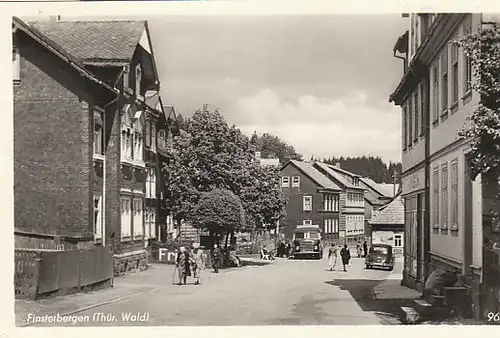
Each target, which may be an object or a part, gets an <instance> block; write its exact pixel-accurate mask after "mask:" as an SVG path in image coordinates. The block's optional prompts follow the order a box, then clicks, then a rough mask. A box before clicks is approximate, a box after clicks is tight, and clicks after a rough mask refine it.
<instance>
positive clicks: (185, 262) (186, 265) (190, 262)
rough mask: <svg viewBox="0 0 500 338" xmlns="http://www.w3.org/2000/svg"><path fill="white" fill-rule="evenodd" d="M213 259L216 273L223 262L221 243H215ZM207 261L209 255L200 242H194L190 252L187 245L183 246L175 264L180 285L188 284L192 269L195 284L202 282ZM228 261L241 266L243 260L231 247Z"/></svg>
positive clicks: (235, 265) (212, 253) (232, 264)
mask: <svg viewBox="0 0 500 338" xmlns="http://www.w3.org/2000/svg"><path fill="white" fill-rule="evenodd" d="M211 261H212V268H213V269H214V270H213V272H214V273H219V269H220V268H221V266H222V263H223V257H222V250H221V249H220V248H219V244H217V243H215V244H214V247H213V249H212V251H211ZM206 262H207V255H206V254H205V253H204V252H203V250H202V249H201V248H200V245H199V243H194V244H193V250H191V251H190V252H188V250H187V249H186V247H184V246H181V247H180V248H179V251H178V252H177V257H176V260H175V266H176V269H177V274H178V276H179V282H178V283H177V284H178V285H183V284H184V285H186V282H187V277H189V276H191V269H192V271H193V275H194V278H195V283H194V284H195V285H198V284H200V273H201V271H202V270H205V268H206ZM227 262H228V264H229V265H231V266H234V267H239V266H241V261H240V259H239V257H238V256H237V255H236V250H234V248H230V249H229V251H228V259H227Z"/></svg>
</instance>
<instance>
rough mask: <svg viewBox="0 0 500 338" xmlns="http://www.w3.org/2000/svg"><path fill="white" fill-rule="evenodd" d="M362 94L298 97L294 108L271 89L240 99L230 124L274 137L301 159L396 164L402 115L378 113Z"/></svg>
mask: <svg viewBox="0 0 500 338" xmlns="http://www.w3.org/2000/svg"><path fill="white" fill-rule="evenodd" d="M367 102H368V97H367V95H366V94H364V93H362V92H352V93H351V94H350V95H348V96H346V97H344V98H340V99H326V98H317V97H315V96H311V95H305V96H301V97H299V99H298V102H297V103H296V104H294V103H290V102H284V101H282V100H280V98H279V97H278V96H277V95H276V94H275V93H274V92H273V91H272V90H271V89H264V90H262V91H260V92H258V93H256V94H255V95H253V96H249V97H243V98H241V99H239V100H238V102H237V108H236V111H237V112H238V115H236V116H235V114H232V115H231V116H228V117H227V118H228V121H229V122H230V123H234V122H233V120H234V119H237V120H238V121H239V122H240V123H238V124H237V125H238V126H239V127H240V129H241V130H242V131H243V132H245V133H247V134H251V133H252V132H253V131H254V130H255V131H257V132H259V133H262V132H269V133H272V134H275V135H277V136H279V137H280V138H282V139H283V140H285V141H286V142H287V143H289V144H291V145H293V146H294V147H295V148H296V149H297V151H299V152H300V153H302V154H303V155H304V156H306V158H307V157H309V156H310V155H311V154H314V155H315V156H319V157H330V156H361V155H372V156H380V157H382V158H383V159H384V160H385V161H400V159H401V158H400V157H401V155H400V143H401V142H400V140H401V130H400V121H401V112H400V110H399V109H398V108H396V107H394V108H390V109H388V110H380V109H377V108H374V107H372V106H370V105H368V104H367ZM388 107H390V106H388Z"/></svg>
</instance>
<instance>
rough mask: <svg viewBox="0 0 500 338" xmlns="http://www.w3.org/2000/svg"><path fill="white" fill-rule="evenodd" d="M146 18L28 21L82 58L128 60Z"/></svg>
mask: <svg viewBox="0 0 500 338" xmlns="http://www.w3.org/2000/svg"><path fill="white" fill-rule="evenodd" d="M145 24H146V21H118V20H105V21H36V22H31V23H30V25H31V26H32V27H35V28H36V29H38V30H39V31H41V32H42V33H43V34H44V35H46V36H47V37H49V38H50V39H52V40H53V41H55V42H56V43H57V44H59V45H61V46H62V47H63V48H64V49H66V50H67V51H68V52H69V53H71V54H73V55H74V56H75V57H77V58H78V59H80V60H82V61H89V62H97V63H104V62H105V61H107V62H110V63H115V62H117V63H120V62H123V61H130V60H131V59H132V56H133V55H134V52H135V50H136V48H137V45H138V43H139V40H140V38H141V36H142V33H143V32H144V29H145Z"/></svg>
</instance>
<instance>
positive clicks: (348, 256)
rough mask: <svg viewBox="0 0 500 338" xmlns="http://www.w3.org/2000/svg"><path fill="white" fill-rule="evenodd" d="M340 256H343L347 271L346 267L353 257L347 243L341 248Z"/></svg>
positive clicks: (343, 263)
mask: <svg viewBox="0 0 500 338" xmlns="http://www.w3.org/2000/svg"><path fill="white" fill-rule="evenodd" d="M340 257H342V265H344V271H347V270H346V268H345V267H346V266H347V265H349V260H350V259H351V252H350V251H349V249H348V248H347V244H344V248H342V250H340Z"/></svg>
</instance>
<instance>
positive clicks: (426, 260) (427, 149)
mask: <svg viewBox="0 0 500 338" xmlns="http://www.w3.org/2000/svg"><path fill="white" fill-rule="evenodd" d="M425 114H426V123H425V157H424V161H425V162H424V163H425V173H424V174H425V190H424V191H425V214H424V222H425V223H424V225H425V226H424V257H423V258H424V261H423V263H424V269H423V270H424V271H423V272H424V275H423V276H422V279H423V282H424V283H425V281H426V280H427V276H428V275H429V263H430V262H429V251H430V250H431V247H430V242H431V240H430V231H431V230H430V225H431V221H430V208H431V203H430V198H431V194H430V177H431V173H430V170H431V164H430V152H431V145H430V139H431V135H430V133H431V127H430V126H431V114H430V75H429V73H428V72H427V76H426V78H425Z"/></svg>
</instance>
